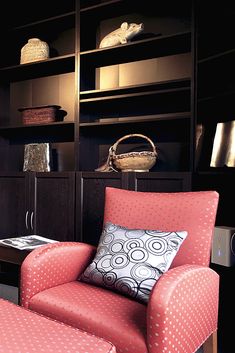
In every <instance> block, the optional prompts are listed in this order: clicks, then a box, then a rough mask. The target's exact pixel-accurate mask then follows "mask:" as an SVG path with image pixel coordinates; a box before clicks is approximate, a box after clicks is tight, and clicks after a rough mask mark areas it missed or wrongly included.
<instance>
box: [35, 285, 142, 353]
mask: <svg viewBox="0 0 235 353" xmlns="http://www.w3.org/2000/svg"><path fill="white" fill-rule="evenodd" d="M29 309H31V310H33V311H36V312H39V313H40V314H43V315H45V316H48V317H50V318H53V319H56V320H58V321H61V322H64V323H66V324H68V325H71V326H74V327H77V328H79V329H82V330H84V331H86V332H90V333H93V334H95V335H97V336H98V337H103V338H105V339H107V340H108V341H110V342H112V343H113V344H114V345H115V346H116V349H117V352H121V351H123V352H124V351H127V352H128V350H129V351H133V347H135V353H146V352H147V348H146V310H147V307H146V305H144V304H142V303H139V302H137V301H134V300H132V299H130V298H127V297H125V296H122V295H120V294H118V293H115V292H112V291H107V289H103V288H101V287H96V286H94V285H90V284H87V283H82V282H79V281H75V282H70V283H66V284H62V285H59V286H56V287H53V288H50V289H47V290H45V291H43V292H40V293H38V294H36V295H34V296H33V297H32V298H31V300H30V303H29Z"/></svg>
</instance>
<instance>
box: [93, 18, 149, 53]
mask: <svg viewBox="0 0 235 353" xmlns="http://www.w3.org/2000/svg"><path fill="white" fill-rule="evenodd" d="M143 30H144V25H143V23H140V24H137V23H130V24H128V23H127V22H123V23H122V24H121V26H120V27H119V28H118V29H116V30H115V31H113V32H111V33H109V34H107V35H106V36H105V37H104V38H103V39H102V41H101V42H100V46H99V47H100V48H105V47H111V46H114V45H119V44H125V43H127V42H128V41H130V39H132V38H133V37H134V36H135V35H137V34H139V33H141V32H142V31H143Z"/></svg>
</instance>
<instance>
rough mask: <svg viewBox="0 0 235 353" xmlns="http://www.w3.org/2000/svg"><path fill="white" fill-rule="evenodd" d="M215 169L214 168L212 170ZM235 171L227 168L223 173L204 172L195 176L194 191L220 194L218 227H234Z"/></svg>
mask: <svg viewBox="0 0 235 353" xmlns="http://www.w3.org/2000/svg"><path fill="white" fill-rule="evenodd" d="M212 169H213V168H212ZM234 177H235V171H234V169H233V168H232V169H230V170H229V168H226V171H221V172H219V171H218V172H213V171H211V172H204V173H198V174H195V175H194V178H193V189H194V190H216V191H217V192H218V193H219V195H220V196H219V205H218V211H217V217H216V225H218V226H231V227H234V208H233V206H232V202H233V200H234V198H235V189H234Z"/></svg>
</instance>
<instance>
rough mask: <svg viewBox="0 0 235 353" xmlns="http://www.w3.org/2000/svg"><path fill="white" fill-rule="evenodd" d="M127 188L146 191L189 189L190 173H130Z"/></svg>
mask: <svg viewBox="0 0 235 353" xmlns="http://www.w3.org/2000/svg"><path fill="white" fill-rule="evenodd" d="M129 189H131V190H136V191H148V192H179V191H190V190H191V173H190V172H178V173H177V172H175V173H169V172H168V173H130V175H129Z"/></svg>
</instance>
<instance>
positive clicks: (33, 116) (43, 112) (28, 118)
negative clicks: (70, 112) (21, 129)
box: [18, 105, 61, 125]
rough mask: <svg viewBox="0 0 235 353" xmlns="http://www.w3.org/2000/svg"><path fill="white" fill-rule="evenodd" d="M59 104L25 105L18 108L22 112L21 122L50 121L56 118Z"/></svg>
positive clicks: (38, 122)
mask: <svg viewBox="0 0 235 353" xmlns="http://www.w3.org/2000/svg"><path fill="white" fill-rule="evenodd" d="M60 108H61V107H60V106H59V105H46V106H40V107H27V108H20V109H18V110H19V111H20V112H21V114H22V120H23V124H25V125H28V124H41V123H52V122H54V121H56V119H57V113H58V110H59V109H60Z"/></svg>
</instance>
